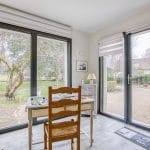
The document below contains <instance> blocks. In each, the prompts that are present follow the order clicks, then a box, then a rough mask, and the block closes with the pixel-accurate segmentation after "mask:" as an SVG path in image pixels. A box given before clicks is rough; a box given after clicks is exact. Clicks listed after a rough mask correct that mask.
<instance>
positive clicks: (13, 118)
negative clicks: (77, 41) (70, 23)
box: [0, 23, 71, 133]
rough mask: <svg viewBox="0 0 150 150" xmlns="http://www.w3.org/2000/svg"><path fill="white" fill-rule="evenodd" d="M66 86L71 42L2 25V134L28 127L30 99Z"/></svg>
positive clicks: (0, 76)
mask: <svg viewBox="0 0 150 150" xmlns="http://www.w3.org/2000/svg"><path fill="white" fill-rule="evenodd" d="M39 35H40V36H39ZM66 85H71V39H69V38H65V37H61V36H57V35H51V34H48V33H43V32H39V31H35V30H34V31H33V30H30V29H26V28H22V27H17V26H13V25H8V24H3V23H0V114H1V115H0V133H3V132H5V131H8V130H12V129H16V126H17V128H20V127H22V126H27V119H28V118H27V111H26V109H25V107H26V103H27V99H28V98H29V96H36V95H41V96H46V97H47V93H48V90H47V89H48V86H53V87H60V86H66ZM36 121H37V120H36V119H34V120H33V123H36Z"/></svg>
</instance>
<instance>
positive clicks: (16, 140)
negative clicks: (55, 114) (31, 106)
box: [0, 115, 150, 150]
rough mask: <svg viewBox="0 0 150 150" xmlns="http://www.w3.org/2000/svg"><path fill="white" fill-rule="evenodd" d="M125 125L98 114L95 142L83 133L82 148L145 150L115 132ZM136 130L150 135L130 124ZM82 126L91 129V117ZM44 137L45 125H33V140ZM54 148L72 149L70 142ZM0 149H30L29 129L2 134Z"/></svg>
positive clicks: (39, 146)
mask: <svg viewBox="0 0 150 150" xmlns="http://www.w3.org/2000/svg"><path fill="white" fill-rule="evenodd" d="M124 126H128V125H126V124H124V123H122V122H118V121H116V120H113V119H110V118H107V117H104V116H100V115H97V117H96V118H95V119H94V144H93V147H92V148H90V147H89V143H90V142H89V139H88V138H87V137H86V135H84V134H81V150H144V148H142V147H141V146H138V145H136V144H134V143H132V142H130V141H128V140H126V139H124V138H123V137H121V136H119V135H117V134H115V133H114V132H115V131H116V130H118V129H120V128H122V127H124ZM128 127H130V128H132V129H134V130H137V131H139V132H141V133H144V134H146V135H149V136H150V133H148V132H146V131H143V130H140V129H137V128H134V127H132V126H128ZM81 128H82V129H83V130H84V131H89V118H82V125H81ZM42 139H43V126H42V125H38V126H34V127H33V141H34V142H35V141H36V142H37V141H41V140H42ZM53 149H54V150H70V143H69V142H61V143H55V144H54V145H53ZM0 150H28V130H27V128H26V129H22V130H17V131H15V132H10V133H6V134H2V135H0ZM33 150H43V143H41V144H36V145H33Z"/></svg>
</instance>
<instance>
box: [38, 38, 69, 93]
mask: <svg viewBox="0 0 150 150" xmlns="http://www.w3.org/2000/svg"><path fill="white" fill-rule="evenodd" d="M37 47H38V48H37V87H38V89H37V95H41V96H47V93H48V87H49V86H53V87H60V86H64V85H67V42H63V41H59V40H55V39H50V38H45V37H41V36H38V42H37Z"/></svg>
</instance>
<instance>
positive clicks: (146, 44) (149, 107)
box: [131, 32, 150, 125]
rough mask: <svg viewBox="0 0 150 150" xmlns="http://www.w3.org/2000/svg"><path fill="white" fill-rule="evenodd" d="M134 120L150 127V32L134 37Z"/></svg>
mask: <svg viewBox="0 0 150 150" xmlns="http://www.w3.org/2000/svg"><path fill="white" fill-rule="evenodd" d="M131 42H132V49H131V50H132V119H133V120H134V121H138V122H139V123H143V124H145V125H150V32H145V33H141V34H135V35H133V36H132V41H131Z"/></svg>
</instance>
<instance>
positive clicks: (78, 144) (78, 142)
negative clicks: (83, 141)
mask: <svg viewBox="0 0 150 150" xmlns="http://www.w3.org/2000/svg"><path fill="white" fill-rule="evenodd" d="M77 150H80V136H78V138H77Z"/></svg>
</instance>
